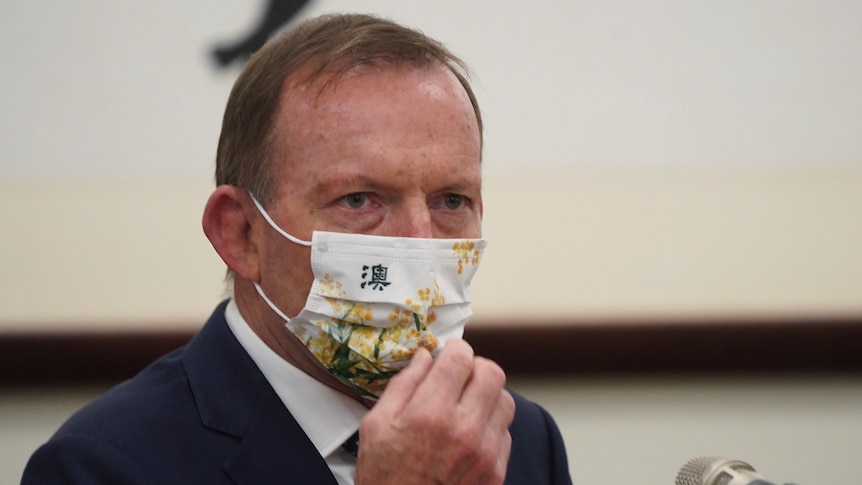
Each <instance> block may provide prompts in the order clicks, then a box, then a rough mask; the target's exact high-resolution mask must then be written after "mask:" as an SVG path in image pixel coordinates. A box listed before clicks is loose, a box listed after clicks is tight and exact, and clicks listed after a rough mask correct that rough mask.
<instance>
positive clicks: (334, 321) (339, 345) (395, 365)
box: [252, 196, 487, 399]
mask: <svg viewBox="0 0 862 485" xmlns="http://www.w3.org/2000/svg"><path fill="white" fill-rule="evenodd" d="M252 200H253V201H254V203H255V205H256V206H257V208H258V210H259V211H260V213H261V214H262V215H263V217H264V219H266V221H267V222H268V223H269V225H270V226H272V228H273V229H275V230H276V231H278V232H279V233H280V234H281V235H282V236H284V237H286V238H287V239H289V240H290V241H292V242H294V243H296V244H301V245H303V246H310V247H311V269H312V271H313V273H314V283H313V284H312V286H311V291H310V292H309V294H308V299H307V300H306V302H305V306H304V307H303V308H302V310H301V311H300V312H299V315H297V316H295V317H293V318H289V317H288V316H287V315H285V314H284V313H283V312H282V311H281V310H279V309H278V308H277V307H276V306H275V304H274V303H273V302H272V301H271V300H270V299H269V298H267V296H266V295H265V294H264V292H263V289H262V288H261V287H260V285H259V284H258V283H257V282H255V283H254V285H255V288H256V289H257V292H258V293H259V294H260V296H261V297H262V298H263V300H264V301H265V302H266V303H267V305H269V307H270V308H271V309H272V310H273V311H274V312H275V313H277V314H278V315H279V316H281V318H283V319H284V320H285V321H286V322H287V328H288V329H289V330H290V331H291V332H292V333H293V334H294V335H296V337H298V338H299V340H300V341H302V342H303V343H304V344H305V346H306V347H307V348H308V350H309V351H311V353H312V354H313V355H314V356H315V357H316V358H317V360H318V361H320V363H321V364H322V365H323V367H325V368H326V369H327V370H328V371H329V372H330V373H332V374H333V375H334V376H335V377H337V378H338V379H339V380H340V381H341V382H343V383H344V384H345V385H347V386H348V387H350V388H351V389H353V390H354V391H356V392H357V393H358V394H360V395H361V396H363V397H368V398H374V399H376V398H378V397H379V396H380V394H381V393H382V392H383V389H384V388H385V387H386V384H387V383H388V382H389V379H390V378H392V377H393V376H394V375H395V374H396V373H397V372H398V371H399V370H401V369H402V368H404V367H405V366H406V365H407V364H408V363H409V361H410V358H411V357H412V356H413V354H414V353H415V352H416V351H417V350H418V349H419V348H426V349H428V350H429V351H431V352H432V354H436V352H438V351H439V350H440V349H441V348H442V347H443V345H444V344H445V343H446V341H447V340H449V339H452V338H461V336H462V335H463V333H464V326H465V325H466V323H467V321H468V320H469V318H470V316H471V315H472V310H471V309H470V280H472V279H473V275H474V274H475V272H476V269H477V268H478V264H479V260H480V258H481V256H482V252H483V251H484V249H485V246H486V244H487V243H486V241H485V240H482V239H422V238H407V237H386V236H370V235H366V234H347V233H335V232H320V231H314V232H313V233H312V238H311V241H303V240H301V239H298V238H296V237H294V236H292V235H290V234H288V233H287V232H285V231H284V230H283V229H281V228H280V227H278V225H276V224H275V222H274V221H273V220H272V219H271V218H270V217H269V214H267V213H266V211H265V210H264V208H263V206H261V205H260V203H259V202H258V201H257V200H256V199H255V198H254V197H253V196H252Z"/></svg>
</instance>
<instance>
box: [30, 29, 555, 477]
mask: <svg viewBox="0 0 862 485" xmlns="http://www.w3.org/2000/svg"><path fill="white" fill-rule="evenodd" d="M461 66H462V65H461V63H460V61H459V60H458V59H457V58H455V57H453V56H452V55H451V54H450V53H449V52H448V51H447V50H446V49H445V48H443V47H442V46H441V45H440V44H438V43H437V42H435V41H433V40H431V39H428V38H427V37H425V36H424V35H422V34H420V33H418V32H415V31H412V30H409V29H406V28H404V27H401V26H399V25H397V24H394V23H391V22H388V21H383V20H379V19H376V18H373V17H368V16H361V15H347V16H327V17H322V18H318V19H313V20H310V21H307V22H304V23H303V24H301V25H299V26H298V27H296V28H294V29H292V30H290V31H287V32H283V33H281V34H280V35H278V36H277V37H276V38H274V39H273V40H271V41H270V42H269V43H268V44H267V45H266V46H264V48H262V49H261V51H260V52H258V53H257V54H256V55H255V56H254V57H253V58H252V59H251V60H250V61H249V64H248V65H247V66H246V68H245V70H244V71H243V73H242V74H241V75H240V78H239V79H238V80H237V83H236V85H235V86H234V89H233V91H232V93H231V96H230V99H229V100H228V104H227V108H226V110H225V117H224V122H223V127H222V135H221V139H220V141H219V150H218V155H217V167H216V172H217V173H216V181H217V187H216V189H215V191H214V192H213V194H212V195H211V197H210V199H209V201H208V202H207V205H206V208H205V211H204V217H203V228H204V232H205V233H206V235H207V237H208V238H209V239H210V241H211V242H212V245H213V247H214V248H215V250H216V251H217V252H218V254H219V255H220V256H221V257H222V259H223V260H224V261H225V263H226V265H227V266H228V268H229V271H230V277H231V279H232V281H233V283H234V284H233V287H234V292H233V298H232V299H231V300H229V301H228V302H225V303H222V304H221V305H220V306H219V307H218V308H217V309H216V311H215V312H214V314H213V315H212V316H211V317H210V320H209V321H208V322H207V323H206V325H205V326H204V327H203V329H202V330H201V332H200V333H199V334H198V335H197V336H196V337H195V338H194V339H193V340H192V342H190V343H189V344H188V345H187V346H186V347H184V348H182V349H179V350H177V351H175V352H173V353H171V354H169V355H167V356H165V357H163V358H162V359H160V360H158V361H157V362H155V363H154V364H153V365H151V366H150V367H148V368H147V369H146V370H144V371H143V372H142V373H141V374H139V375H138V376H136V377H135V378H133V379H132V380H130V381H127V382H125V383H123V384H121V385H120V386H118V387H117V388H115V389H113V390H111V391H109V392H108V393H107V394H106V395H105V396H103V397H102V398H100V399H99V400H97V401H96V402H94V403H92V404H90V405H89V406H87V407H85V408H84V409H83V410H81V411H79V412H78V413H77V414H76V415H75V416H73V417H72V418H71V419H70V420H69V421H68V422H67V423H66V424H64V425H63V427H61V428H60V430H59V431H58V432H57V433H56V434H55V435H54V437H52V439H51V440H50V441H49V442H48V443H46V444H45V445H44V446H43V447H41V448H40V449H39V450H38V451H37V452H36V453H35V454H34V456H33V457H32V458H31V460H30V463H29V464H28V466H27V469H26V470H25V473H24V480H23V482H24V483H55V482H64V483H148V484H149V483H207V484H215V483H253V484H266V483H297V484H318V483H320V484H336V483H338V484H345V483H355V484H359V485H362V484H388V483H393V484H396V483H397V484H471V485H473V484H500V483H507V484H530V485H535V484H562V483H571V480H570V478H569V473H568V465H567V462H566V456H565V450H564V447H563V443H562V440H561V437H560V433H559V431H558V429H557V427H556V425H555V424H554V422H553V420H552V419H551V418H550V416H549V415H548V414H547V413H546V412H545V411H544V410H542V409H541V408H540V407H538V406H537V405H535V404H533V403H530V402H528V401H526V400H524V399H523V398H521V397H518V396H516V395H513V394H511V393H509V392H508V391H506V390H505V389H504V384H505V376H504V374H503V371H502V370H501V369H500V368H499V367H498V366H497V365H496V364H494V363H493V362H491V361H489V360H486V359H483V358H481V357H477V356H475V355H474V354H473V351H472V349H471V348H470V346H469V345H468V344H467V343H465V342H464V341H461V340H459V339H457V338H454V337H457V336H458V335H460V328H461V326H462V325H463V322H465V321H466V318H467V317H468V316H469V296H468V295H469V291H468V290H467V285H468V284H469V278H470V276H471V275H472V273H471V271H474V270H475V265H476V264H477V263H478V260H479V257H480V254H481V251H480V248H481V246H482V244H483V242H482V241H481V240H480V239H478V238H480V237H481V220H482V210H483V207H482V196H481V176H480V175H481V174H480V160H481V148H482V135H481V127H482V125H481V117H480V114H479V109H478V106H477V104H476V100H475V97H474V95H473V93H472V91H471V89H470V86H469V84H468V82H467V80H466V78H465V75H464V73H463V71H462V67H461ZM309 246H311V247H310V248H309ZM369 248H370V249H369ZM453 252H454V253H456V256H455V257H453V256H452V253H453ZM381 254H385V255H387V256H386V257H388V258H390V259H387V260H386V261H391V264H390V263H386V264H381V263H377V264H373V263H368V264H367V265H363V266H362V267H361V268H360V267H358V266H357V270H356V271H355V272H350V271H344V272H343V273H344V276H343V278H347V279H346V280H343V279H342V277H341V276H338V275H339V274H341V273H342V268H343V267H348V266H351V265H357V263H359V264H362V262H361V261H358V260H360V259H361V260H362V261H365V259H363V258H369V261H372V260H373V261H377V259H375V258H378V257H382V256H380V255H381ZM429 261H431V262H432V263H429ZM428 264H430V266H428V267H430V268H431V269H430V270H428V271H425V270H423V269H422V268H425V267H426V266H423V265H428ZM405 268H406V269H405ZM386 270H391V271H392V274H393V275H399V276H397V277H395V276H392V275H389V274H387V273H386ZM399 271H401V273H399ZM428 275H430V277H429V276H428ZM350 278H360V279H361V282H360V281H359V280H356V281H354V280H350ZM402 280H408V281H411V282H414V281H418V283H416V285H418V286H416V287H417V288H419V291H418V296H416V297H415V299H411V298H407V299H406V302H407V306H406V307H405V306H404V305H402V304H401V301H400V299H404V298H401V297H396V298H394V299H392V298H390V297H388V296H385V295H388V294H389V293H390V290H391V291H392V292H396V293H397V292H398V291H401V290H404V288H399V286H402V287H403V286H404V284H402V283H401V282H402ZM426 280H427V281H426ZM351 283H356V284H351ZM390 284H391V286H388V285H390ZM366 285H368V286H367V288H366ZM360 288H361V289H362V290H363V291H360ZM406 288H407V292H408V293H410V292H412V291H413V289H414V288H413V287H411V286H409V284H408V285H407V286H406ZM354 293H356V294H360V293H361V294H362V295H364V296H362V297H359V296H357V297H353V296H351V295H352V294H354ZM368 295H371V296H368ZM360 298H365V299H360ZM386 298H390V299H388V300H386ZM399 298H400V299H399ZM381 308H386V309H387V310H386V311H383V312H382V311H381ZM326 312H331V313H332V312H334V313H332V315H330V316H327V315H325V313H326ZM387 314H388V317H387ZM401 316H404V317H405V318H404V320H403V322H402V321H400V320H399V318H401ZM444 317H445V318H444ZM381 318H382V321H381V320H380V319H381ZM286 322H287V323H286ZM459 322H460V323H459ZM446 329H449V330H446ZM444 343H445V346H444V345H443V344H444ZM441 348H442V349H441ZM429 350H433V352H434V353H435V356H434V357H433V358H432V354H431V353H430V352H429ZM408 362H409V364H408ZM357 429H358V431H359V436H360V437H361V439H360V440H359V441H358V447H357V446H356V442H355V441H352V440H348V438H349V437H351V435H353V434H354V432H355V431H357ZM346 440H347V442H348V444H347V445H346V446H342V443H344V442H345V441H346ZM357 448H358V449H357ZM354 455H355V456H354Z"/></svg>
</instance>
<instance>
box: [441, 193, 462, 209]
mask: <svg viewBox="0 0 862 485" xmlns="http://www.w3.org/2000/svg"><path fill="white" fill-rule="evenodd" d="M443 203H444V204H446V208H447V209H449V210H458V209H460V208H462V207H464V205H465V204H466V203H467V202H466V201H465V199H464V196H463V195H458V194H449V195H447V196H446V198H445V199H443Z"/></svg>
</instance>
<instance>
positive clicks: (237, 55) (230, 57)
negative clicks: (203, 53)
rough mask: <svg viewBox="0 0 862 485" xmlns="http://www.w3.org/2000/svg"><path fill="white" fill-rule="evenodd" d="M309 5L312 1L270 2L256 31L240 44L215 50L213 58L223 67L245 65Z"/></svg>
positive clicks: (219, 47)
mask: <svg viewBox="0 0 862 485" xmlns="http://www.w3.org/2000/svg"><path fill="white" fill-rule="evenodd" d="M309 3H310V0H269V1H268V2H267V3H266V7H265V10H264V12H263V15H261V20H260V22H259V23H258V24H257V26H256V27H255V28H254V30H253V31H252V32H250V33H249V34H248V35H246V36H245V37H244V38H243V39H242V40H240V41H239V42H236V43H233V44H230V45H222V46H218V47H216V48H215V49H213V52H212V55H213V58H214V59H215V61H216V62H217V63H218V65H219V66H221V67H227V66H229V65H231V64H233V63H234V62H237V61H241V62H243V63H245V61H246V60H248V58H249V57H251V55H252V54H254V53H255V51H257V50H258V49H260V48H261V46H263V44H264V43H265V42H266V41H267V39H269V37H270V36H271V35H272V33H273V32H275V31H276V30H278V29H279V28H281V27H282V26H283V25H285V24H287V23H288V22H290V20H291V19H292V18H293V17H295V16H296V15H297V14H298V13H299V11H300V9H302V8H303V7H305V6H306V5H307V4H309Z"/></svg>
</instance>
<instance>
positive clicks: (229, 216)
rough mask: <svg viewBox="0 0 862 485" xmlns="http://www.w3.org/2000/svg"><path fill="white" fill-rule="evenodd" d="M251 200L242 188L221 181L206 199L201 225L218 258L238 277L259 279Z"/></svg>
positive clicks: (252, 279)
mask: <svg viewBox="0 0 862 485" xmlns="http://www.w3.org/2000/svg"><path fill="white" fill-rule="evenodd" d="M251 204H252V202H251V200H250V198H249V196H248V194H247V193H246V191H245V190H243V189H241V188H239V187H235V186H233V185H220V186H218V187H216V189H215V191H214V192H213V193H212V195H210V198H209V200H207V205H206V207H205V208H204V217H203V228H204V234H206V236H207V239H209V240H210V243H211V244H212V245H213V248H215V250H216V252H217V253H218V254H219V256H221V259H222V260H223V261H224V262H225V264H226V265H227V266H228V268H230V269H231V270H232V271H233V272H234V273H236V275H237V276H238V277H239V278H242V279H245V280H251V281H260V263H259V261H260V259H259V257H258V248H257V240H256V239H255V237H254V235H253V233H252V230H251V229H252V225H251V220H252V219H251V218H252V217H254V214H255V213H256V212H255V213H252V212H251V211H250V210H249V206H250V205H251Z"/></svg>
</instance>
